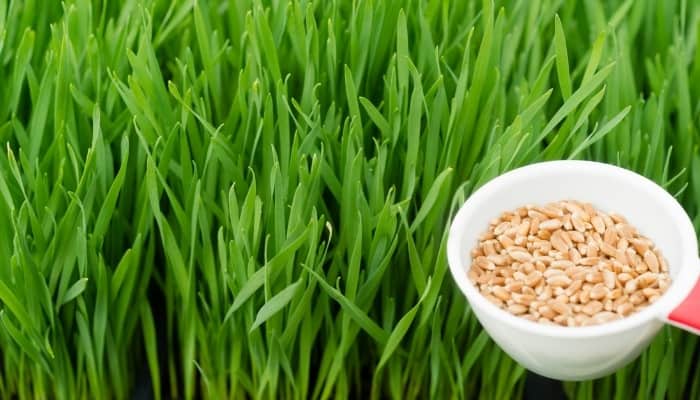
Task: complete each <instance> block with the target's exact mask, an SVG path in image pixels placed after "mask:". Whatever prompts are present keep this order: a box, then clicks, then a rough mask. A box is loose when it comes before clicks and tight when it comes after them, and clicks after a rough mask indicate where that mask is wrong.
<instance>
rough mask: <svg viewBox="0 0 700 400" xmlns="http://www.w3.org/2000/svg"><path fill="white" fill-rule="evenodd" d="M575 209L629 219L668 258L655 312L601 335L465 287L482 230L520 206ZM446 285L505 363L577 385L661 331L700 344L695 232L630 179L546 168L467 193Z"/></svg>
mask: <svg viewBox="0 0 700 400" xmlns="http://www.w3.org/2000/svg"><path fill="white" fill-rule="evenodd" d="M565 199H574V200H579V201H584V202H589V203H591V204H592V205H593V206H594V207H596V208H598V209H600V210H603V211H606V212H615V213H618V214H620V215H623V216H624V217H625V218H627V220H628V222H629V223H630V224H631V225H632V226H634V227H636V228H637V229H638V230H639V232H640V233H641V234H643V235H645V236H647V237H648V238H649V239H651V240H652V241H653V242H654V243H655V244H656V245H657V247H658V248H659V249H660V250H661V252H662V253H663V255H664V257H665V258H666V260H667V262H668V266H669V270H670V275H671V278H672V284H671V286H670V287H669V288H668V289H667V291H666V293H664V294H663V295H662V296H661V297H660V298H659V299H658V300H657V301H656V302H654V303H653V304H651V305H650V306H649V307H647V308H645V309H643V310H641V311H639V312H637V313H634V314H632V315H630V316H628V317H626V318H622V319H620V320H617V321H613V322H608V323H604V324H600V325H593V326H585V327H563V326H552V325H544V324H539V323H537V322H532V321H528V320H526V319H524V318H520V317H516V316H514V315H511V314H510V313H508V312H506V311H504V310H502V309H500V308H498V307H497V306H496V305H494V304H492V303H491V302H490V301H488V300H487V299H486V298H485V297H483V296H482V295H481V293H479V290H478V288H477V287H475V286H474V284H472V282H471V281H470V280H469V279H468V277H467V272H468V269H469V267H470V266H471V261H472V260H471V255H470V251H471V249H472V248H474V246H475V245H476V244H477V241H478V238H479V236H480V235H481V234H482V233H483V232H484V231H485V230H486V229H487V228H488V224H489V221H490V220H491V219H493V218H495V217H498V216H499V215H500V214H501V213H502V212H503V211H507V210H513V209H516V208H518V207H520V206H523V205H525V204H546V203H549V202H554V201H559V200H565ZM447 257H448V262H449V265H450V271H451V273H452V276H453V278H454V280H455V282H456V283H457V285H458V286H459V288H460V289H461V291H462V292H463V293H464V295H465V296H466V298H467V300H468V301H469V304H470V306H471V309H472V311H473V312H474V315H476V317H477V319H478V320H479V322H480V323H481V325H482V326H483V328H484V329H485V330H486V332H487V333H488V334H489V335H490V336H491V338H492V339H493V340H494V341H495V342H496V343H497V344H498V345H499V346H500V347H501V348H502V349H503V350H504V351H505V352H506V353H508V354H509V355H510V356H511V357H512V358H513V359H515V360H516V361H517V362H519V363H520V364H521V365H523V366H524V367H526V368H527V369H529V370H531V371H534V372H536V373H538V374H540V375H543V376H546V377H550V378H554V379H561V380H585V379H593V378H598V377H601V376H604V375H607V374H609V373H611V372H613V371H615V370H617V369H619V368H621V367H623V366H624V365H625V364H627V363H629V362H630V361H632V360H633V359H635V358H636V357H637V356H638V355H639V354H640V353H641V352H642V350H644V349H645V348H646V347H647V346H648V344H649V342H650V341H651V340H652V339H653V338H654V336H655V335H656V333H657V332H658V331H659V329H661V327H662V326H663V325H664V324H665V323H669V324H673V325H676V326H679V327H681V328H683V329H686V330H688V331H690V332H693V333H695V334H700V281H699V277H700V260H699V259H698V245H697V239H696V235H695V230H694V229H693V225H692V223H691V221H690V219H689V218H688V215H687V214H686V213H685V211H684V210H683V208H682V207H681V206H680V204H678V202H677V201H676V200H675V199H674V198H673V197H672V196H671V195H669V194H668V193H667V192H666V191H665V190H664V189H663V188H661V187H660V186H658V185H657V184H655V183H654V182H652V181H650V180H649V179H647V178H645V177H643V176H641V175H638V174H636V173H634V172H632V171H628V170H626V169H622V168H619V167H615V166H612V165H608V164H602V163H597V162H590V161H551V162H543V163H538V164H532V165H529V166H526V167H522V168H519V169H516V170H513V171H510V172H508V173H506V174H504V175H501V176H499V177H497V178H495V179H493V180H491V181H490V182H488V183H486V184H485V185H484V186H482V187H481V188H480V189H478V190H477V191H476V192H475V193H473V194H472V195H471V196H470V197H469V198H468V199H467V201H466V202H465V203H464V205H462V207H461V208H460V209H459V211H458V212H457V214H456V216H455V218H454V219H453V221H452V226H451V227H450V232H449V238H448V241H447Z"/></svg>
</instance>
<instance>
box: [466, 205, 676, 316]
mask: <svg viewBox="0 0 700 400" xmlns="http://www.w3.org/2000/svg"><path fill="white" fill-rule="evenodd" d="M469 254H470V256H471V258H472V260H473V261H472V265H471V268H470V269H469V271H468V274H467V276H468V277H469V279H470V280H471V281H472V282H474V283H475V284H476V285H477V287H478V288H479V290H480V292H481V293H482V295H483V296H484V297H486V298H487V299H488V300H489V301H491V302H492V303H493V304H495V305H496V306H498V307H500V308H502V309H504V310H506V311H508V312H510V313H511V314H514V315H517V316H520V317H522V318H525V319H528V320H530V321H534V322H539V323H542V324H549V325H552V324H554V325H561V326H588V325H595V324H601V323H606V322H610V321H614V320H617V319H620V318H624V317H626V316H628V315H631V314H633V313H635V312H637V311H639V310H641V309H643V308H646V307H647V306H648V305H649V304H651V303H653V302H654V301H656V300H657V299H658V298H659V297H660V296H661V295H663V293H664V292H665V291H666V289H667V288H668V287H669V286H670V284H671V278H670V276H669V274H668V265H667V263H666V260H665V259H664V257H663V256H662V254H661V252H660V251H659V249H658V248H656V247H655V246H654V244H653V243H652V242H651V240H649V239H648V238H646V237H644V236H642V235H640V233H639V232H638V231H637V230H636V229H635V228H634V227H633V226H631V225H629V223H628V222H627V220H626V219H625V218H624V217H622V216H621V215H618V214H606V213H604V212H601V211H599V210H596V209H595V208H594V207H593V206H592V205H590V204H588V203H581V202H577V201H561V202H557V203H551V204H547V205H545V206H541V207H540V206H534V205H527V206H524V207H520V208H518V209H517V210H515V211H512V212H511V211H507V212H504V213H502V214H501V216H500V217H499V218H496V219H494V220H492V221H491V222H490V225H489V229H488V231H486V232H485V233H484V234H482V235H481V236H480V238H479V243H478V245H477V246H476V247H475V248H474V249H473V250H472V251H471V252H470V253H469Z"/></svg>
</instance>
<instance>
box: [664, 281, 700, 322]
mask: <svg viewBox="0 0 700 400" xmlns="http://www.w3.org/2000/svg"><path fill="white" fill-rule="evenodd" d="M666 321H667V322H668V323H670V324H672V325H675V326H677V327H679V328H681V329H685V330H686V331H688V332H691V333H694V334H696V335H700V279H697V280H696V282H695V286H694V287H693V289H691V290H690V293H688V295H687V296H686V297H685V299H683V300H682V301H681V302H680V304H678V305H677V306H676V308H674V309H673V310H672V311H671V313H670V314H668V317H666Z"/></svg>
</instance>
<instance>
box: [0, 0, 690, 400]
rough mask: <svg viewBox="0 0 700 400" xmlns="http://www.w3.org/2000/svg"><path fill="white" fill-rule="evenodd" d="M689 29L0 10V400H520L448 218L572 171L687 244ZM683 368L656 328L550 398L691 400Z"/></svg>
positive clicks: (565, 11)
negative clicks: (533, 173)
mask: <svg viewBox="0 0 700 400" xmlns="http://www.w3.org/2000/svg"><path fill="white" fill-rule="evenodd" d="M119 3H122V4H119ZM699 28H700V5H698V4H697V2H695V1H692V0H691V1H685V0H681V1H656V0H636V1H632V0H628V1H606V0H586V1H561V0H560V1H555V0H532V1H529V0H520V1H517V0H516V1H489V0H486V1H483V2H481V1H456V0H454V1H447V0H444V1H443V0H432V1H419V0H413V1H382V0H374V1H367V0H355V1H349V0H348V1H340V0H338V1H331V0H329V1H302V0H291V1H287V0H276V1H270V2H261V1H257V0H254V1H253V0H251V1H249V0H235V1H233V0H232V1H228V2H220V1H205V0H198V1H173V2H170V1H161V0H153V1H149V0H125V1H123V2H119V1H93V2H90V1H87V0H66V1H64V2H58V1H40V0H24V1H21V0H19V1H17V0H9V2H8V0H0V142H2V154H1V155H0V308H1V311H0V354H1V360H0V371H1V373H0V397H1V398H3V399H8V398H12V397H13V396H17V397H18V398H22V399H34V398H44V397H49V398H57V399H80V398H86V399H88V398H89V399H108V398H127V397H129V396H131V395H132V393H134V390H136V389H137V387H139V386H143V385H144V384H146V385H148V384H149V382H150V383H151V386H152V387H151V388H152V392H153V393H155V398H182V399H190V398H193V397H197V398H211V399H224V398H235V399H242V398H262V399H267V398H270V399H273V398H275V399H276V398H288V399H294V398H298V399H306V398H323V399H325V398H341V399H342V398H365V397H367V396H373V397H374V398H397V399H412V398H417V399H425V398H434V399H442V398H476V397H480V398H484V399H507V398H518V397H521V396H522V394H523V389H524V382H525V376H526V374H525V371H524V370H523V369H522V368H521V367H519V366H518V365H517V364H516V363H515V362H514V361H512V360H511V359H510V358H508V356H506V355H505V354H504V353H503V352H501V351H500V350H499V348H498V347H497V346H496V345H495V344H494V343H493V342H492V341H491V340H490V339H489V338H488V336H487V335H486V334H485V333H484V332H483V331H482V330H481V328H480V326H479V324H478V323H477V321H476V319H475V318H474V316H473V315H472V314H471V312H470V310H469V307H468V305H467V303H466V301H465V300H464V298H463V296H462V295H461V293H460V292H459V291H458V290H457V288H456V287H455V285H454V284H453V282H452V280H451V278H450V276H449V273H448V272H447V264H446V259H445V241H446V226H447V224H448V223H449V221H450V217H451V215H452V214H453V213H454V211H455V209H456V207H458V206H459V205H460V204H461V203H462V202H463V201H464V199H465V198H466V197H468V196H469V194H470V193H471V192H472V191H474V190H475V188H477V187H479V186H480V185H482V184H483V183H484V182H486V181H487V180H489V179H490V178H493V177H494V176H496V175H498V174H500V173H502V172H504V171H506V170H509V169H513V168H515V167H518V166H521V165H525V164H528V163H532V162H536V161H542V160H552V159H567V158H576V159H590V160H599V161H605V162H609V163H613V164H617V165H620V166H623V167H626V168H630V169H632V170H635V171H638V172H640V173H642V174H644V175H646V176H648V177H649V178H651V179H653V180H655V181H656V182H658V183H659V184H661V185H662V186H664V187H665V188H666V189H667V190H668V191H669V192H670V193H672V194H674V195H675V196H676V197H677V198H678V199H679V201H680V202H681V203H682V204H683V205H684V207H685V208H686V210H687V212H688V213H689V215H690V216H691V217H692V218H693V221H694V222H695V226H696V228H698V227H700V208H699V205H698V201H700V155H699V153H698V144H699V143H700V135H699V132H698V124H699V123H700V119H699V117H700V114H699V112H700V103H699V100H700V48H699V47H698V38H699V37H700V29H699ZM611 195H614V194H612V193H611ZM698 358H700V348H699V346H698V339H697V338H696V337H694V336H691V335H689V334H686V333H683V332H681V331H680V330H677V329H675V328H669V327H667V328H664V329H663V330H662V331H661V333H660V334H659V335H658V337H657V338H656V339H655V340H654V342H653V344H652V345H651V347H650V348H649V349H648V350H647V351H646V352H645V353H644V354H643V355H642V356H641V357H640V358H639V359H638V360H637V361H635V362H634V363H633V364H631V365H629V366H627V367H626V368H624V369H622V370H620V371H619V372H617V373H616V374H614V375H611V376H609V377H606V378H603V379H600V380H596V381H593V382H581V383H566V384H565V390H566V392H567V393H568V394H569V395H570V396H571V397H572V398H581V399H602V398H614V399H633V398H639V399H646V398H657V399H661V398H664V397H667V398H671V399H680V398H689V399H698V398H700V369H699V368H698V366H697V360H698ZM151 388H148V390H151Z"/></svg>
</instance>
